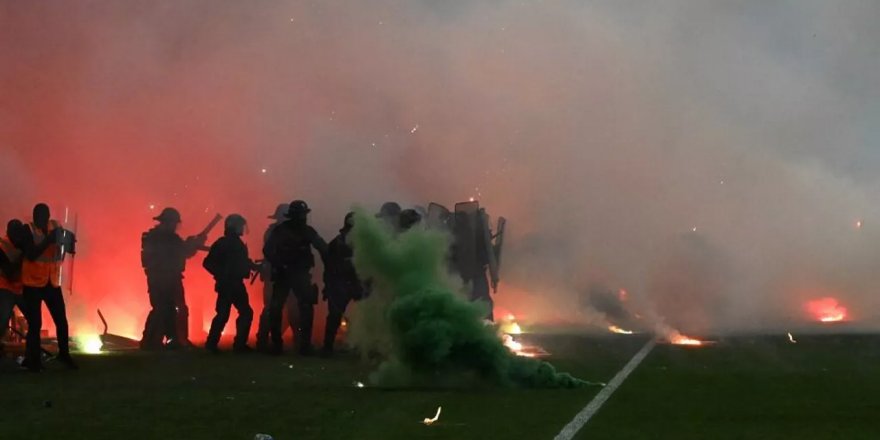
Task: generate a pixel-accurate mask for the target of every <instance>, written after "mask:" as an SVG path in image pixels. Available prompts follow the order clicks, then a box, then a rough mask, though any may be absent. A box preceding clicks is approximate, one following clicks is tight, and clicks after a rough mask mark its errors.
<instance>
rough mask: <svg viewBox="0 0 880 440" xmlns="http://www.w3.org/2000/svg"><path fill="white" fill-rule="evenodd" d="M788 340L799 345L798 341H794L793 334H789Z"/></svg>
mask: <svg viewBox="0 0 880 440" xmlns="http://www.w3.org/2000/svg"><path fill="white" fill-rule="evenodd" d="M788 340H789V342H791V343H792V344H797V341H795V340H794V336H792V335H791V333H789V334H788Z"/></svg>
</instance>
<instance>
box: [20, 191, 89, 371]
mask: <svg viewBox="0 0 880 440" xmlns="http://www.w3.org/2000/svg"><path fill="white" fill-rule="evenodd" d="M66 234H70V233H69V232H67V231H64V229H62V228H61V227H60V226H58V222H56V221H55V220H51V214H50V212H49V206H48V205H46V204H44V203H40V204H38V205H37V206H35V207H34V220H33V223H31V224H30V225H28V226H27V227H26V228H25V231H24V232H23V234H22V235H23V237H22V238H23V239H22V243H21V244H22V251H23V253H24V260H23V261H22V268H21V281H22V284H23V285H24V288H23V299H24V304H25V319H27V323H28V331H27V337H26V338H25V339H26V344H25V345H26V348H25V351H26V355H25V362H24V363H23V365H24V366H25V367H26V368H27V369H28V370H30V371H35V372H36V371H40V370H41V369H42V363H41V359H40V330H41V328H42V327H43V313H42V304H43V303H44V302H45V303H46V308H47V309H48V310H49V315H50V316H51V317H52V321H53V322H54V323H55V333H56V337H57V339H58V360H59V361H60V362H61V363H63V364H65V365H67V367H68V368H71V369H76V368H78V367H77V365H76V363H75V362H74V361H73V359H72V358H71V357H70V339H69V329H68V324H67V310H66V307H65V305H64V295H63V294H62V292H61V270H62V269H61V264H62V262H63V261H64V256H65V254H67V253H70V254H72V253H74V252H75V249H73V246H72V243H73V240H67V239H66V238H65V235H66ZM71 235H72V234H71ZM62 243H65V244H67V243H69V245H68V246H62Z"/></svg>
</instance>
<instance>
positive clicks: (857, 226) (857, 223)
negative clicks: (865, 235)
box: [856, 220, 862, 229]
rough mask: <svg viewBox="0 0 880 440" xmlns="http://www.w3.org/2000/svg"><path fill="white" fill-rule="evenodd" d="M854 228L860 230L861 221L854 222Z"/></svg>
mask: <svg viewBox="0 0 880 440" xmlns="http://www.w3.org/2000/svg"><path fill="white" fill-rule="evenodd" d="M856 228H858V229H862V221H861V220H859V221H857V222H856Z"/></svg>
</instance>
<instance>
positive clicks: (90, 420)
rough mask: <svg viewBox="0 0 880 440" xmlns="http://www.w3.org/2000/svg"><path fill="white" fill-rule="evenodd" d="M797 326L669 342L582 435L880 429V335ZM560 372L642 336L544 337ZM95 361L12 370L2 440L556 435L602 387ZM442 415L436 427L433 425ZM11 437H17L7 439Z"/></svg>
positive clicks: (198, 361) (357, 363)
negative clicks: (804, 331)
mask: <svg viewBox="0 0 880 440" xmlns="http://www.w3.org/2000/svg"><path fill="white" fill-rule="evenodd" d="M795 337H796V338H797V339H796V340H797V342H796V343H792V342H790V341H789V340H788V338H787V336H786V335H785V334H780V335H766V336H741V337H735V338H716V342H715V343H714V344H710V345H707V346H703V347H682V346H672V345H666V344H658V345H657V346H656V347H654V348H653V350H651V351H650V353H648V355H647V356H646V357H645V358H644V360H643V361H642V362H641V363H640V364H639V365H638V366H637V367H636V368H634V370H633V371H632V373H631V374H630V375H629V377H628V378H627V379H626V380H625V381H623V383H622V384H621V385H620V387H619V388H617V389H616V390H615V392H614V393H613V394H612V395H610V397H609V398H608V399H607V401H606V402H605V403H604V405H603V406H602V407H601V408H599V410H598V411H597V412H596V413H595V415H594V416H593V417H592V418H591V419H590V420H589V422H588V423H586V424H585V425H584V426H583V428H582V429H580V430H579V431H578V432H577V434H576V435H575V436H574V438H576V439H645V438H651V439H658V438H660V439H663V438H669V439H707V438H712V439H728V438H729V439H735V438H761V439H770V438H786V439H787V438H798V439H805V438H806V439H812V438H815V439H824V438H846V439H858V438H877V435H878V432H880V428H878V425H877V423H876V421H875V417H876V414H877V412H878V410H880V379H878V378H880V362H878V361H880V336H874V335H811V336H801V337H798V336H797V335H795ZM527 339H531V342H534V343H536V344H539V345H541V346H542V347H543V348H544V349H546V350H547V351H548V352H550V353H551V354H552V357H551V360H552V362H553V363H554V365H556V367H557V368H558V369H559V370H560V371H568V372H570V373H572V374H574V375H575V376H577V377H580V378H583V379H585V380H590V381H601V382H609V381H611V379H612V378H613V377H614V376H615V375H616V374H617V373H618V372H619V371H620V370H621V369H622V368H623V367H624V365H626V364H627V363H628V362H629V361H630V360H631V359H632V358H633V356H634V355H635V354H636V353H637V352H639V350H640V349H642V348H643V347H644V346H645V343H646V342H647V341H648V337H647V336H640V335H629V336H627V335H603V336H576V335H552V336H550V335H547V336H537V335H532V336H531V337H530V338H527ZM79 359H80V360H81V366H82V369H81V370H80V371H75V372H70V371H66V370H63V369H61V368H60V366H58V365H52V364H51V363H50V364H49V369H48V371H46V372H45V373H43V374H39V375H34V374H27V373H23V372H19V371H17V369H16V368H15V366H14V364H13V363H12V361H11V360H10V359H9V358H7V359H5V360H4V361H3V364H2V373H0V402H2V408H3V409H2V414H3V420H4V423H3V427H2V432H3V438H65V439H77V438H82V439H118V438H137V439H141V438H143V439H159V438H162V439H164V438H187V439H247V440H250V439H252V438H254V436H255V435H256V434H258V433H264V434H269V435H271V436H273V437H274V438H275V439H278V440H284V439H414V438H427V439H487V438H491V439H552V438H554V437H555V436H557V435H558V434H559V433H560V432H561V431H562V429H563V427H564V426H566V424H568V423H569V422H570V421H571V420H572V419H573V418H574V417H575V416H576V415H577V414H578V413H579V412H580V411H581V410H582V409H583V408H584V407H586V406H587V405H588V404H589V403H590V402H591V401H592V400H593V399H594V397H595V396H596V395H597V393H599V392H600V391H601V390H602V388H600V387H588V388H583V389H576V390H531V389H502V388H497V387H492V386H485V387H480V388H473V387H468V388H463V387H462V388H455V387H452V388H450V387H445V388H420V389H378V388H373V387H370V386H365V387H363V388H360V387H359V386H358V383H359V382H361V383H365V382H367V377H368V375H369V373H370V372H371V371H372V370H373V369H374V368H375V366H374V365H372V364H370V363H369V362H366V361H362V360H360V359H359V358H357V357H354V356H338V357H336V358H333V359H321V358H307V359H303V358H299V357H294V356H287V355H285V356H282V357H266V356H261V355H248V356H237V355H232V354H223V355H219V356H214V355H209V354H206V353H202V352H201V351H194V352H185V353H160V354H144V353H105V354H101V355H94V356H87V355H81V356H80V357H79ZM439 406H442V408H443V411H442V414H441V416H440V417H439V419H438V421H437V422H436V423H434V424H432V425H430V426H426V425H425V424H423V423H422V421H423V420H424V419H425V418H429V417H432V416H434V415H435V413H436V410H437V407H439ZM7 436H8V437H7Z"/></svg>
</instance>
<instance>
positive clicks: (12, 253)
mask: <svg viewBox="0 0 880 440" xmlns="http://www.w3.org/2000/svg"><path fill="white" fill-rule="evenodd" d="M0 249H2V250H3V253H4V254H6V258H8V259H9V262H10V263H12V264H17V263H18V261H19V258H21V251H20V250H18V248H16V247H15V245H13V244H12V242H11V241H9V238H8V237H0ZM0 290H8V291H10V292H12V293H15V294H20V293H21V280H14V281H13V280H10V279H9V278H8V277H7V276H6V274H5V273H3V271H2V270H0ZM0 325H4V324H3V323H0Z"/></svg>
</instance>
